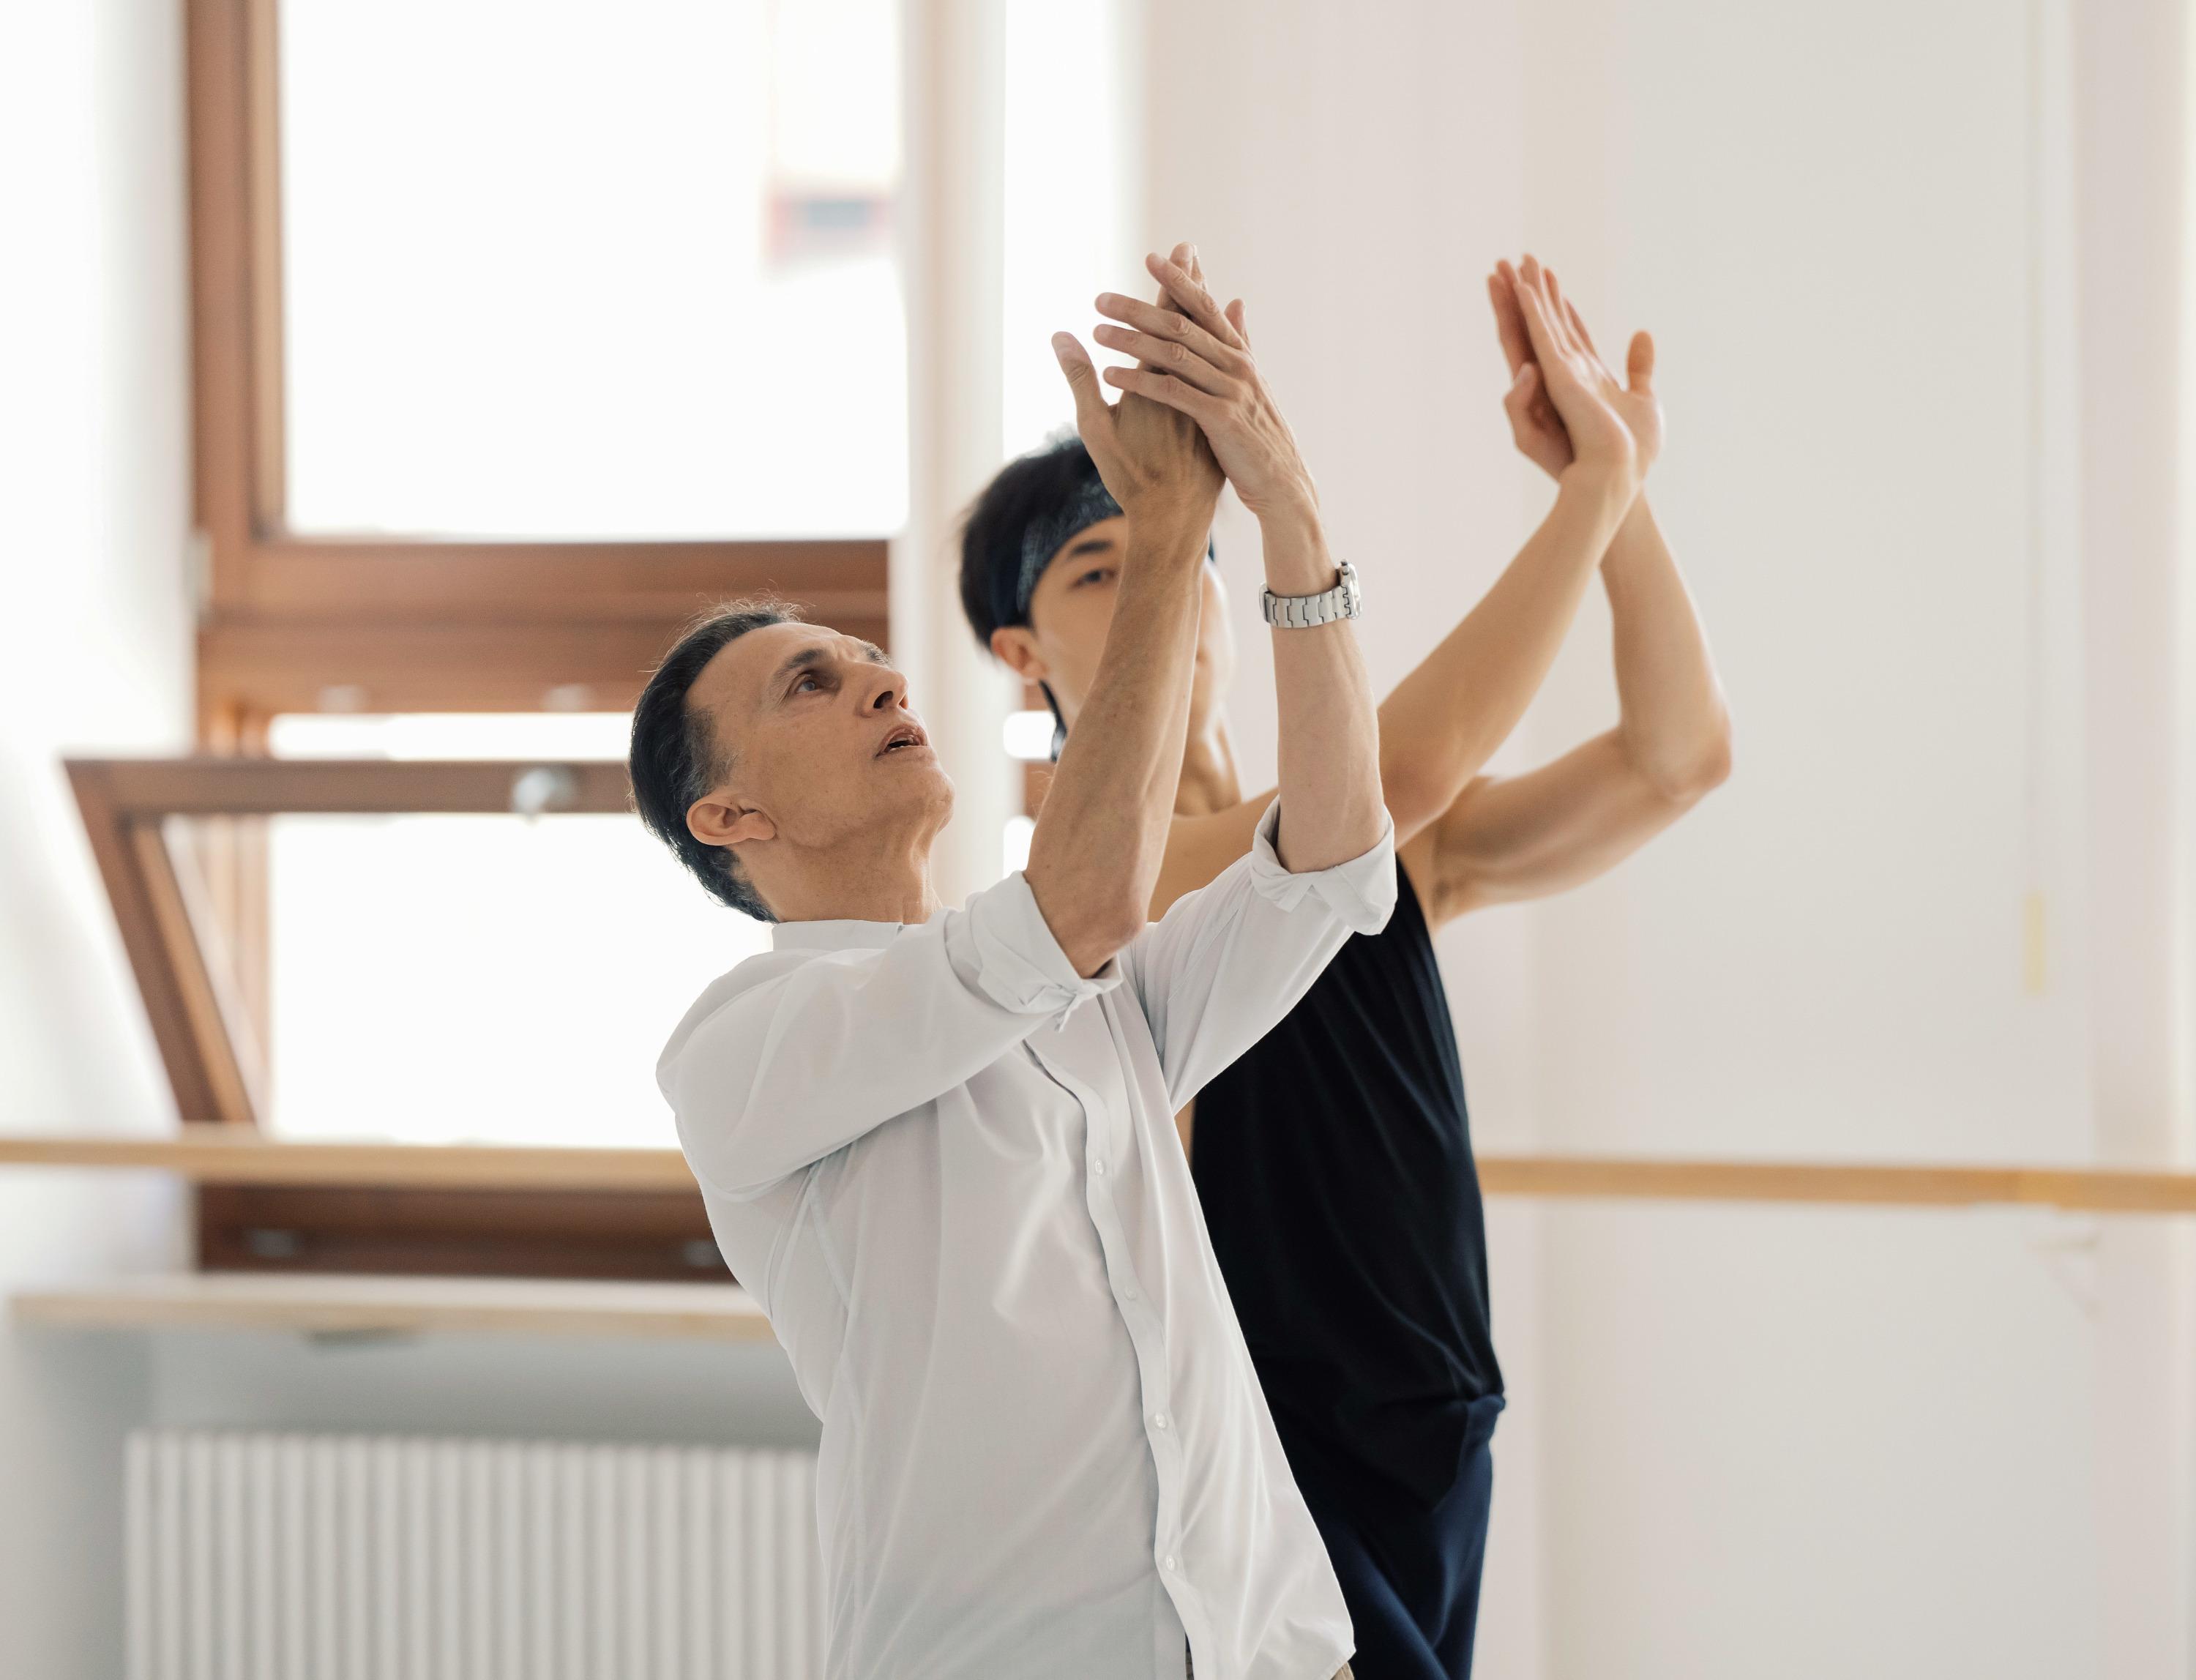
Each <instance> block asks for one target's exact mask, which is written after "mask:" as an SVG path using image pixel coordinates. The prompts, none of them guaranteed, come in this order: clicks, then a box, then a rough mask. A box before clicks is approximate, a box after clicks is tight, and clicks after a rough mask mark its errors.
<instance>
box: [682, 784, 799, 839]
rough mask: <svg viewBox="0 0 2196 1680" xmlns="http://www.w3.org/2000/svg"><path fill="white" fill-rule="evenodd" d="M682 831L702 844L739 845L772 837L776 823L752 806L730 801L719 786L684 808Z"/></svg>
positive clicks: (774, 834) (775, 837)
mask: <svg viewBox="0 0 2196 1680" xmlns="http://www.w3.org/2000/svg"><path fill="white" fill-rule="evenodd" d="M686 832H687V833H688V834H691V835H693V836H694V838H695V839H696V840H699V841H701V842H702V845H704V846H743V845H745V844H746V843H747V842H748V841H749V840H776V839H777V823H773V822H771V820H770V818H769V817H766V816H765V815H764V814H763V813H762V812H761V811H757V810H755V809H754V807H753V806H752V805H738V804H736V803H734V802H733V801H732V800H730V799H728V798H726V797H725V794H724V790H723V789H722V788H719V789H718V790H717V791H716V792H714V793H712V794H705V795H704V796H703V797H702V798H701V799H698V800H695V801H694V803H693V804H691V805H688V806H687V807H686Z"/></svg>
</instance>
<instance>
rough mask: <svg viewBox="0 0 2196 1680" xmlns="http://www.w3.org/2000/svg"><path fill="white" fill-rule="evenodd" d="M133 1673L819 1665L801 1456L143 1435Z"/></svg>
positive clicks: (775, 1672)
mask: <svg viewBox="0 0 2196 1680" xmlns="http://www.w3.org/2000/svg"><path fill="white" fill-rule="evenodd" d="M129 1453H130V1457H129V1479H128V1529H127V1532H128V1540H129V1570H128V1581H129V1589H128V1591H129V1641H130V1671H129V1672H130V1680H813V1677H815V1676H818V1675H820V1674H821V1673H822V1671H823V1666H824V1664H823V1654H824V1636H823V1612H822V1592H821V1589H822V1570H821V1567H820V1565H819V1563H818V1558H817V1543H816V1500H815V1477H816V1460H815V1457H814V1455H813V1454H812V1453H806V1452H723V1451H717V1450H714V1449H697V1448H690V1447H672V1446H664V1447H650V1446H639V1447H634V1446H575V1445H564V1444H561V1443H555V1442H546V1441H476V1440H422V1439H411V1438H407V1439H391V1438H388V1437H384V1436H374V1435H246V1434H227V1433H215V1432H211V1431H205V1430H178V1429H152V1430H142V1431H140V1432H138V1433H137V1434H136V1435H132V1436H131V1437H130V1449H129Z"/></svg>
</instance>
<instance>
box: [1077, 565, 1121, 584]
mask: <svg viewBox="0 0 2196 1680" xmlns="http://www.w3.org/2000/svg"><path fill="white" fill-rule="evenodd" d="M1112 575H1113V569H1112V567H1111V566H1094V567H1092V568H1091V569H1089V571H1087V572H1085V573H1084V574H1083V575H1082V576H1081V577H1079V578H1078V579H1076V580H1075V586H1076V587H1077V588H1078V589H1080V588H1081V587H1082V586H1084V584H1086V583H1104V582H1106V581H1107V580H1109V579H1110V578H1112Z"/></svg>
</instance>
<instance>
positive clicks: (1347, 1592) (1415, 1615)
mask: <svg viewBox="0 0 2196 1680" xmlns="http://www.w3.org/2000/svg"><path fill="white" fill-rule="evenodd" d="M1501 1410H1502V1398H1501V1396H1500V1395H1499V1394H1495V1395H1490V1396H1488V1398H1487V1399H1485V1400H1477V1401H1474V1402H1473V1404H1472V1407H1471V1433H1470V1435H1469V1437H1468V1439H1467V1440H1466V1443H1465V1450H1464V1452H1463V1454H1462V1456H1461V1458H1460V1460H1459V1474H1458V1475H1457V1479H1456V1483H1455V1485H1454V1486H1453V1487H1451V1488H1450V1489H1449V1491H1448V1495H1447V1496H1446V1497H1445V1498H1443V1499H1442V1502H1441V1503H1440V1504H1437V1505H1436V1506H1434V1507H1433V1508H1432V1509H1431V1510H1425V1509H1424V1508H1423V1507H1420V1508H1417V1509H1412V1508H1409V1507H1406V1506H1402V1505H1400V1504H1390V1502H1388V1501H1386V1500H1377V1501H1375V1500H1368V1499H1367V1498H1363V1497H1359V1495H1361V1489H1355V1490H1350V1491H1349V1492H1343V1490H1341V1489H1340V1488H1339V1487H1338V1486H1332V1487H1331V1486H1324V1485H1321V1484H1322V1481H1323V1479H1322V1478H1320V1477H1318V1476H1315V1477H1313V1478H1312V1479H1311V1480H1309V1481H1307V1480H1306V1479H1305V1478H1304V1477H1303V1475H1301V1474H1299V1475H1298V1476H1297V1485H1298V1486H1299V1487H1301V1488H1302V1489H1303V1496H1304V1503H1305V1504H1308V1505H1309V1506H1310V1507H1311V1515H1312V1520H1313V1521H1315V1522H1316V1523H1317V1524H1318V1525H1319V1532H1320V1536H1321V1537H1322V1538H1323V1539H1325V1540H1326V1555H1327V1557H1328V1558H1329V1559H1330V1560H1331V1561H1332V1563H1333V1565H1334V1573H1335V1574H1336V1576H1337V1577H1338V1579H1340V1581H1341V1582H1342V1597H1343V1602H1344V1603H1346V1604H1347V1605H1348V1606H1349V1620H1350V1625H1352V1626H1353V1627H1354V1628H1355V1630H1356V1632H1357V1654H1356V1655H1355V1656H1354V1657H1352V1658H1351V1659H1350V1666H1351V1667H1352V1668H1353V1669H1355V1671H1356V1674H1357V1677H1358V1680H1465V1677H1466V1676H1468V1675H1469V1674H1470V1673H1471V1638H1472V1632H1473V1630H1474V1628H1475V1627H1476V1625H1477V1622H1478V1619H1479V1576H1480V1570H1481V1567H1482V1565H1483V1564H1484V1563H1485V1562H1486V1561H1487V1515H1488V1504H1489V1501H1490V1500H1491V1499H1492V1498H1493V1496H1494V1454H1493V1452H1492V1451H1491V1450H1490V1446H1491V1442H1492V1440H1493V1439H1494V1419H1495V1417H1496V1415H1497V1414H1498V1413H1500V1412H1501ZM1338 1493H1339V1494H1340V1495H1341V1497H1337V1495H1338Z"/></svg>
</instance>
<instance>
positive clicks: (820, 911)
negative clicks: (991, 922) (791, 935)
mask: <svg viewBox="0 0 2196 1680" xmlns="http://www.w3.org/2000/svg"><path fill="white" fill-rule="evenodd" d="M773 861H774V862H775V864H776V867H775V868H773V869H771V870H770V871H769V875H770V877H771V879H770V880H769V882H768V884H767V885H765V883H764V882H762V881H761V880H758V881H757V882H756V883H755V885H756V886H757V887H758V889H760V891H761V892H762V894H763V897H764V898H765V899H766V900H767V901H768V903H769V904H770V907H771V909H772V910H773V911H774V912H776V914H777V919H778V920H779V921H897V922H906V923H918V922H924V921H929V920H930V918H931V916H932V915H933V914H934V913H935V912H936V910H937V909H938V894H937V893H936V892H934V891H933V889H932V887H931V885H930V845H929V841H928V838H927V837H926V838H925V839H924V840H922V841H921V842H920V843H918V844H916V845H913V846H909V845H904V844H902V845H898V846H892V845H886V846H880V845H878V844H877V843H876V842H875V841H873V840H866V839H865V840H862V841H858V842H856V843H855V844H852V845H850V846H842V847H835V848H833V849H832V850H831V851H829V852H804V853H802V854H800V856H798V857H784V858H780V859H776V860H773Z"/></svg>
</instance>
